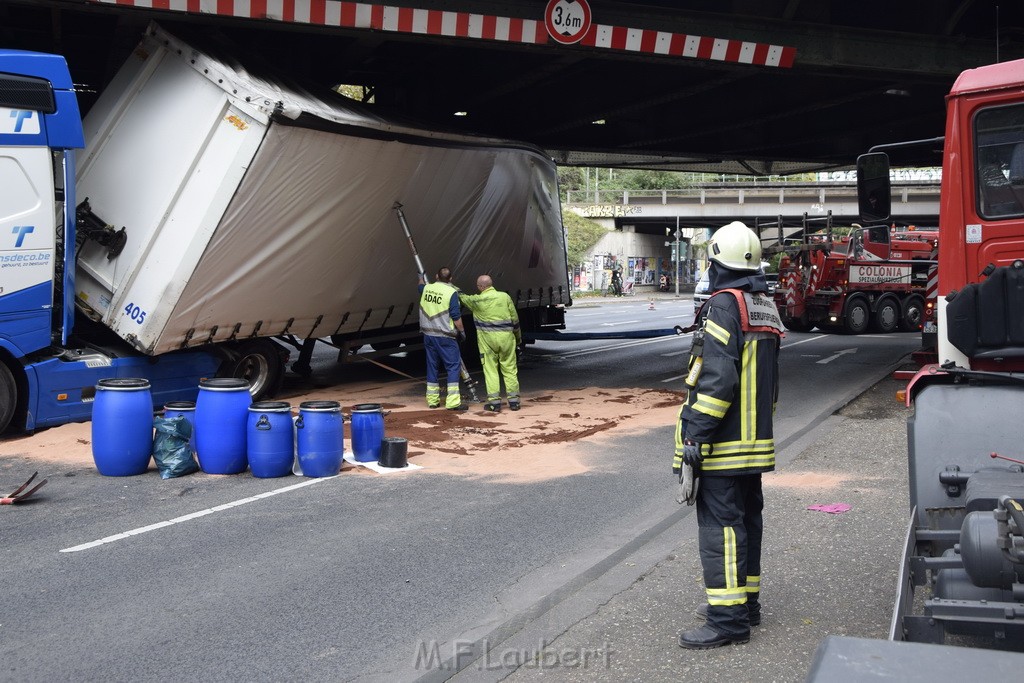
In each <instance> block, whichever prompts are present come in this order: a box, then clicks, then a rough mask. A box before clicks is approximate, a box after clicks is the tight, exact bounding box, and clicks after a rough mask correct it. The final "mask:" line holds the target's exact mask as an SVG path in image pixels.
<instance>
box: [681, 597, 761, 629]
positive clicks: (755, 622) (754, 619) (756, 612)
mask: <svg viewBox="0 0 1024 683" xmlns="http://www.w3.org/2000/svg"><path fill="white" fill-rule="evenodd" d="M693 613H694V614H696V615H697V616H698V617H700V618H701V619H707V618H708V603H706V602H705V603H703V604H702V605H701V606H700V607H698V608H697V609H695V610H694V611H693ZM747 617H748V618H749V619H750V625H751V626H760V625H761V605H751V604H750V603H747Z"/></svg>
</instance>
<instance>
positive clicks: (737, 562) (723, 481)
mask: <svg viewBox="0 0 1024 683" xmlns="http://www.w3.org/2000/svg"><path fill="white" fill-rule="evenodd" d="M763 508H764V496H763V495H762V493H761V475H760V474H742V475H738V476H733V477H719V476H707V475H705V476H702V477H701V480H700V489H699V491H698V492H697V525H698V527H699V531H698V536H697V539H698V543H699V548H700V563H701V566H702V568H703V570H704V587H705V589H706V590H707V598H708V617H707V623H708V626H710V627H711V628H712V629H714V630H715V631H717V632H718V633H721V634H724V635H727V636H747V635H749V634H750V620H749V617H748V614H749V610H750V609H752V608H753V607H754V606H755V605H756V604H757V602H758V600H759V599H760V590H761V537H762V535H763V530H764V524H763V521H762V518H761V511H762V509H763Z"/></svg>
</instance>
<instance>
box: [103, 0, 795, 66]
mask: <svg viewBox="0 0 1024 683" xmlns="http://www.w3.org/2000/svg"><path fill="white" fill-rule="evenodd" d="M89 2H93V3H97V4H105V5H120V6H126V7H138V8H144V9H155V10H167V11H171V12H188V13H192V14H213V15H217V16H224V17H237V18H244V19H262V20H269V21H279V22H284V23H293V24H311V25H316V26H336V27H339V28H355V29H368V30H372V31H390V32H393V33H410V34H421V35H427V36H442V37H447V38H472V39H477V40H497V41H505V42H510V43H523V44H534V45H544V44H547V43H551V44H556V43H555V41H554V40H552V39H551V38H550V36H549V35H548V32H547V29H546V28H545V26H544V18H543V16H539V17H538V18H536V19H522V18H519V17H499V16H493V15H487V14H473V13H470V12H447V11H443V10H435V9H420V8H415V7H394V6H391V5H377V4H372V3H368V2H341V1H340V0H89ZM540 9H542V8H541V7H540V6H539V5H538V10H540ZM578 44H579V45H583V46H586V47H591V48H597V49H606V50H621V51H625V52H639V53H646V54H657V55H665V56H670V57H688V58H691V59H704V60H711V61H718V62H736V63H739V64H752V65H757V66H767V67H778V68H783V69H788V68H790V67H792V66H793V60H794V58H795V57H796V48H794V47H786V46H783V45H771V44H768V43H756V42H749V41H744V40H733V39H730V38H714V37H709V36H697V35H689V34H686V33H673V32H669V31H654V30H651V29H642V28H629V27H626V26H609V25H606V24H597V23H595V24H593V25H592V26H591V27H590V30H588V31H587V33H586V35H585V36H583V38H582V39H580V41H579V43H578Z"/></svg>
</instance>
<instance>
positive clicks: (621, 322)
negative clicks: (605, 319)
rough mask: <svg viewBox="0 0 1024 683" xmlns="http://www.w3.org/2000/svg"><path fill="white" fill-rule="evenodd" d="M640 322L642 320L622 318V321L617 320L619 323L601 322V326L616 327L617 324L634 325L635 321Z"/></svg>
mask: <svg viewBox="0 0 1024 683" xmlns="http://www.w3.org/2000/svg"><path fill="white" fill-rule="evenodd" d="M638 322H640V321H639V320H622V321H620V322H617V323H601V326H602V327H616V326H617V325H632V324H633V323H638Z"/></svg>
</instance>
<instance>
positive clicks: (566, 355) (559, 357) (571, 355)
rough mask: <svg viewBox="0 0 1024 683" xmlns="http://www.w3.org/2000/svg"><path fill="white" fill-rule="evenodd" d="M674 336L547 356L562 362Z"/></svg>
mask: <svg viewBox="0 0 1024 683" xmlns="http://www.w3.org/2000/svg"><path fill="white" fill-rule="evenodd" d="M675 338H676V335H674V334H670V335H666V336H664V337H654V338H652V339H640V340H637V341H629V342H626V343H624V344H610V345H608V346H601V347H598V348H596V349H587V350H586V351H570V352H569V353H562V354H559V355H557V356H549V358H553V359H556V360H564V359H566V358H575V357H577V356H589V355H590V354H593V353H601V352H603V351H615V350H616V349H625V348H628V347H630V346H641V345H643V344H653V343H655V342H663V341H667V340H672V339H675Z"/></svg>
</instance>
